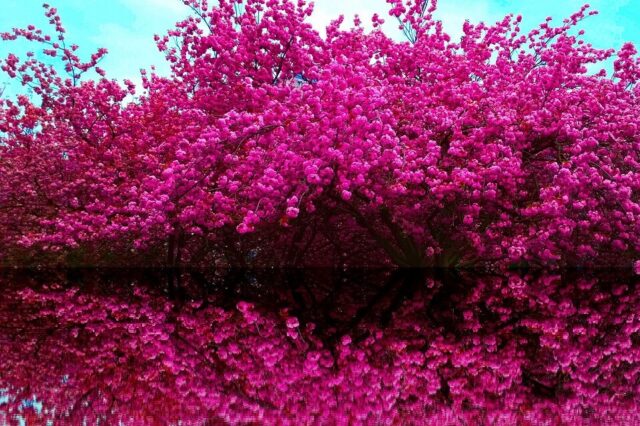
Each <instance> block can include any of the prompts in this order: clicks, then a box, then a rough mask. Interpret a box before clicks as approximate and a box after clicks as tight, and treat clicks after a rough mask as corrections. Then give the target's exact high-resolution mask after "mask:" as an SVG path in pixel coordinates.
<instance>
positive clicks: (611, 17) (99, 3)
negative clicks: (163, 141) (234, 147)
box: [0, 0, 640, 96]
mask: <svg viewBox="0 0 640 426" xmlns="http://www.w3.org/2000/svg"><path fill="white" fill-rule="evenodd" d="M48 2H49V3H50V4H51V5H52V6H54V7H56V8H57V9H58V10H59V11H60V14H61V17H62V20H63V22H64V23H65V26H66V28H67V35H68V38H69V40H71V42H73V43H76V44H79V45H80V47H81V49H80V51H79V53H80V54H81V55H82V54H84V55H90V54H91V53H93V52H94V51H95V50H96V49H97V48H98V47H101V46H102V47H106V48H107V49H108V50H109V54H108V55H107V58H106V59H105V60H104V61H103V63H102V64H101V66H102V67H103V68H104V69H106V71H107V73H108V75H109V76H110V77H112V78H119V79H121V78H131V79H132V80H134V81H139V78H137V77H138V76H139V71H138V70H139V69H140V68H148V67H149V66H150V65H152V64H155V65H158V68H159V70H160V71H161V72H162V70H163V69H166V66H165V65H164V60H163V58H162V56H161V55H160V54H159V53H158V52H157V49H156V48H155V44H154V42H153V35H154V34H164V33H165V31H166V30H167V29H169V28H170V27H171V26H172V24H173V23H174V22H176V21H177V20H179V19H181V18H183V17H184V16H186V14H187V8H186V7H185V6H184V5H182V3H181V1H180V0H48ZM42 3H43V0H2V13H1V14H0V31H4V30H8V29H11V28H12V27H16V26H18V27H23V26H26V25H28V24H34V25H37V26H39V27H45V26H46V19H45V18H44V16H43V13H42V11H43V9H42V6H41V5H42ZM315 3H316V8H315V15H314V16H313V17H312V22H313V24H314V25H316V26H317V27H318V28H323V27H324V25H326V24H327V23H328V22H329V21H330V20H331V19H333V18H335V17H337V16H338V15H339V14H341V13H342V14H345V16H347V17H349V16H352V15H353V14H356V13H358V14H360V16H361V17H362V18H363V21H365V22H368V21H369V18H370V16H371V15H372V14H373V13H374V12H378V13H379V14H380V15H381V16H382V17H384V18H385V19H386V20H387V22H388V26H387V31H388V32H389V33H390V34H394V35H398V36H399V31H398V30H397V25H396V24H395V23H393V22H392V20H391V18H390V17H389V16H388V15H387V7H386V4H385V1H384V0H316V2H315ZM584 3H585V0H535V1H527V0H440V1H439V10H438V13H437V15H438V17H439V19H442V21H443V23H444V26H445V28H446V29H447V30H448V31H449V33H450V34H451V35H453V36H454V37H458V36H459V35H460V29H461V26H462V23H463V21H464V20H465V19H470V20H471V21H472V22H477V21H485V22H491V23H493V22H495V21H497V20H499V19H500V18H502V17H503V16H504V15H505V14H507V13H514V14H522V15H523V17H524V24H523V28H524V29H529V28H531V27H533V26H535V25H537V24H538V23H540V22H542V21H543V20H544V19H545V18H546V17H547V16H552V17H553V18H554V20H556V21H557V22H558V21H561V20H562V19H563V18H565V17H567V16H569V15H570V14H572V13H573V12H575V11H576V10H578V9H579V8H580V6H581V5H582V4H584ZM590 4H591V6H592V7H593V8H594V9H596V10H598V11H599V12H600V15H598V16H594V17H590V18H588V19H587V21H585V22H584V23H583V26H582V28H583V29H585V30H586V32H587V33H586V35H585V38H586V40H587V41H589V42H591V43H593V44H594V45H595V46H597V47H603V48H606V47H614V48H619V47H620V46H621V44H622V43H623V42H625V41H633V42H634V43H636V45H638V46H640V0H592V1H591V2H590ZM32 49H33V47H32ZM26 50H29V48H28V47H27V46H26V44H25V43H22V42H11V43H7V42H0V56H1V57H5V56H6V55H7V53H8V52H10V51H15V52H16V53H19V52H24V51H26ZM7 83H9V81H8V79H7V77H6V76H0V87H1V85H2V84H7ZM18 90H20V89H19V88H18V87H15V85H14V84H10V83H9V86H8V88H7V90H6V91H5V95H7V96H10V95H11V93H12V92H13V93H15V92H17V91H18Z"/></svg>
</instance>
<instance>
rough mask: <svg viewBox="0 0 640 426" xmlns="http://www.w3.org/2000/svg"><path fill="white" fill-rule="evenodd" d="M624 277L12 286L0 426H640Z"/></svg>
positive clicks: (150, 273)
mask: <svg viewBox="0 0 640 426" xmlns="http://www.w3.org/2000/svg"><path fill="white" fill-rule="evenodd" d="M635 281H636V280H635V278H633V277H631V276H629V275H627V274H626V273H623V272H621V271H604V272H598V273H594V272H588V271H568V272H564V273H562V274H559V273H558V274H544V273H528V272H513V273H507V274H501V275H495V274H494V275H491V274H479V273H472V272H464V273H452V272H444V271H439V272H434V273H425V272H423V271H385V270H369V271H362V270H360V271H358V270H350V271H333V270H304V271H303V270H298V271H291V270H287V271H279V270H274V271H268V270H265V271H241V270H240V271H238V270H235V271H206V270H187V271H160V270H133V271H130V270H129V271H128V270H102V271H101V270H67V271H58V270H46V271H35V270H31V271H8V270H5V271H2V272H0V285H2V288H3V294H2V297H1V298H0V424H64V425H67V424H87V425H92V424H109V425H111V424H119V423H120V424H126V425H138V424H151V425H156V424H157V425H164V424H182V425H187V424H197V425H217V424H292V425H299V424H329V425H334V424H336V425H343V424H438V425H449V424H450V425H458V424H469V425H478V424H481V425H483V424H487V425H489V424H491V425H494V424H495V425H514V424H522V425H527V424H532V425H540V424H549V425H556V424H571V425H573V424H593V425H597V424H603V423H606V424H629V425H631V424H639V423H640V414H639V410H638V402H639V398H638V395H639V390H640V389H639V386H640V309H639V308H640V289H639V287H638V286H637V284H636V282H635Z"/></svg>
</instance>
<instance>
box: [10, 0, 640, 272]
mask: <svg viewBox="0 0 640 426" xmlns="http://www.w3.org/2000/svg"><path fill="white" fill-rule="evenodd" d="M184 3H185V5H186V6H187V7H189V8H190V9H191V11H192V12H193V13H192V16H191V17H189V18H187V19H185V20H183V21H181V22H179V23H177V24H176V27H175V28H174V29H172V30H170V31H169V32H168V34H167V35H166V36H157V37H156V41H157V45H158V47H159V49H160V50H161V51H162V52H164V54H165V56H166V59H167V61H168V63H169V64H170V67H171V72H170V73H169V74H168V75H166V76H160V75H156V74H154V73H153V72H150V73H149V72H145V73H144V74H143V87H142V90H138V91H136V88H135V87H134V85H133V84H132V83H131V82H130V81H125V82H124V83H118V82H116V81H114V80H109V79H108V78H106V77H100V76H98V77H96V78H93V79H91V78H86V75H87V72H89V71H91V70H95V71H97V72H98V73H99V74H104V73H103V72H102V71H101V70H100V69H99V67H98V66H97V65H98V62H99V60H100V59H101V58H102V56H103V55H104V54H105V53H106V52H105V51H104V50H99V51H98V52H97V53H95V54H94V55H92V56H91V57H90V58H89V59H88V60H86V61H83V60H81V59H80V57H79V56H77V46H76V45H67V44H66V37H65V32H64V28H63V26H62V24H61V21H60V18H59V17H58V15H57V12H56V10H55V9H54V8H51V7H49V6H47V7H46V15H47V17H49V18H50V20H51V21H50V22H51V23H52V25H53V29H54V34H53V35H52V36H49V35H46V34H45V33H44V32H42V31H41V30H39V29H36V28H35V27H33V26H30V27H28V28H26V29H16V30H13V31H12V32H8V33H4V34H3V39H5V40H9V41H10V40H13V39H16V38H26V39H28V40H31V41H33V42H34V43H39V44H40V45H42V46H44V50H43V51H44V53H45V54H48V55H49V56H52V57H53V58H54V59H55V58H57V59H58V60H60V61H62V63H63V67H64V68H65V71H66V73H67V74H68V75H66V76H64V75H63V74H61V73H58V72H57V71H56V68H55V67H51V66H49V65H46V64H44V63H42V62H40V61H38V60H36V59H34V58H33V57H27V58H26V59H24V60H20V59H19V58H18V57H16V56H15V55H10V56H9V57H8V58H7V59H6V60H5V61H4V62H3V65H2V69H3V70H4V71H5V72H7V73H8V74H9V75H10V76H11V77H14V78H16V79H19V80H20V81H21V82H22V83H23V84H25V85H30V86H32V88H33V92H34V94H35V96H34V98H33V99H29V98H28V97H25V96H18V97H17V98H16V99H3V100H2V104H1V105H0V126H1V127H0V151H1V152H0V158H2V160H0V168H1V170H2V176H3V177H4V179H3V180H2V182H1V183H0V229H1V231H0V239H1V240H0V241H2V246H3V248H4V252H6V253H7V255H6V256H5V262H6V263H19V262H21V259H39V260H37V261H38V262H42V263H49V262H53V263H74V262H77V263H85V264H86V263H89V264H94V263H108V264H113V263H118V262H121V263H127V262H129V263H135V262H138V263H144V264H148V263H152V264H160V263H163V264H168V265H178V264H205V263H206V264H211V263H214V262H215V263H218V264H226V265H234V266H248V265H270V266H273V265H279V266H299V265H315V266H318V265H345V264H346V265H361V266H365V265H378V266H380V265H398V266H444V267H448V266H478V265H521V266H545V267H549V266H551V267H556V266H567V265H569V266H591V267H598V266H627V267H629V266H631V264H632V263H633V262H634V261H636V260H637V259H638V257H639V256H638V252H639V251H640V240H639V239H638V237H637V236H638V235H640V232H639V231H640V229H639V226H640V225H639V222H638V219H637V218H638V215H639V214H640V205H639V204H638V194H639V192H638V191H639V187H638V185H640V183H639V182H640V179H639V176H638V172H639V165H638V161H639V159H638V150H639V148H640V146H639V145H638V144H639V142H640V139H639V132H640V130H639V129H640V127H639V126H640V123H639V120H640V118H639V117H640V114H638V112H639V106H638V102H639V101H638V99H639V98H638V95H639V94H640V92H639V90H640V89H639V88H638V87H639V86H638V84H637V81H638V79H639V78H640V62H639V60H638V57H637V54H636V50H635V48H634V47H633V45H631V44H625V45H624V46H623V47H622V49H621V50H620V51H619V52H614V51H613V50H599V49H595V48H594V47H592V46H591V45H589V44H587V43H585V42H584V41H583V40H582V39H581V35H582V31H576V28H577V27H579V24H580V21H582V20H583V19H586V18H587V17H588V16H589V15H592V14H594V13H595V12H593V11H590V10H589V8H588V7H587V6H585V7H583V8H581V9H580V10H579V11H578V12H577V13H575V14H574V15H572V16H571V17H569V18H567V19H566V20H564V21H562V23H560V24H559V25H554V24H553V22H552V21H551V19H547V20H546V21H545V22H544V23H543V24H541V25H540V26H539V27H537V28H536V29H534V30H532V31H530V32H528V33H526V32H522V31H521V29H520V23H521V17H519V16H517V17H515V16H511V15H509V16H506V17H505V18H504V19H503V20H501V21H499V22H497V23H495V24H494V25H487V24H484V23H480V24H471V23H469V22H467V23H465V25H464V27H463V36H462V37H461V39H460V40H452V39H451V37H450V36H449V35H448V34H447V33H446V32H445V31H444V30H443V28H442V24H441V22H439V21H437V20H435V19H434V18H433V13H434V12H435V10H436V2H435V1H430V2H425V1H408V2H403V1H401V0H389V1H388V3H389V5H390V10H389V15H390V16H391V18H392V19H397V20H398V21H399V23H400V27H401V28H402V31H403V32H404V33H405V35H406V40H405V41H396V40H394V39H392V38H390V37H389V36H388V35H386V34H385V33H383V32H382V30H381V27H380V26H381V24H382V22H383V20H382V18H380V16H378V15H375V16H374V17H373V30H372V31H369V32H367V31H365V30H364V29H363V27H362V25H361V22H359V20H358V19H356V20H355V21H354V24H353V26H352V27H351V28H344V27H343V26H342V24H343V22H342V19H339V20H337V21H335V22H333V23H332V24H331V25H329V26H328V27H327V29H326V30H327V31H326V36H325V37H322V36H320V35H319V33H318V32H317V31H316V30H315V29H314V28H313V27H312V26H311V25H310V24H309V23H308V22H307V18H308V17H309V16H310V15H311V14H312V13H313V10H312V5H310V4H307V3H306V2H305V1H298V2H293V1H288V0H270V1H266V0H246V1H244V2H237V1H232V0H222V1H220V2H218V4H217V5H215V6H212V5H209V4H208V3H207V2H206V1H204V0H186V1H184ZM609 58H613V60H614V67H613V68H614V69H613V73H611V74H607V73H606V71H604V70H602V71H597V69H598V67H601V66H603V61H605V60H607V59H609ZM54 59H52V60H54Z"/></svg>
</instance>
